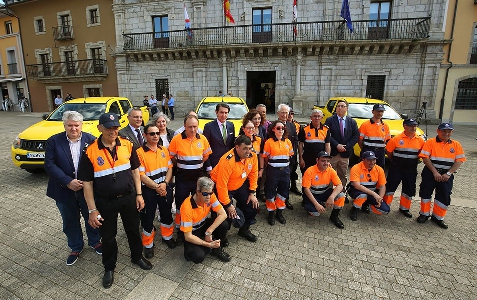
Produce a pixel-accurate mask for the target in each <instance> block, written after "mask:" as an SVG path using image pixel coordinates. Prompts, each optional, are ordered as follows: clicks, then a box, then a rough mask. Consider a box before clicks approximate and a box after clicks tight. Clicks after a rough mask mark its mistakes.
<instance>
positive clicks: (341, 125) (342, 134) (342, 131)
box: [340, 118, 344, 138]
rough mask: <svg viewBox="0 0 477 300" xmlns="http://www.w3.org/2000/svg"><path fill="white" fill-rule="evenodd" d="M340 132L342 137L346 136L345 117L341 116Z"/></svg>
mask: <svg viewBox="0 0 477 300" xmlns="http://www.w3.org/2000/svg"><path fill="white" fill-rule="evenodd" d="M340 132H341V137H342V138H344V128H343V118H340Z"/></svg>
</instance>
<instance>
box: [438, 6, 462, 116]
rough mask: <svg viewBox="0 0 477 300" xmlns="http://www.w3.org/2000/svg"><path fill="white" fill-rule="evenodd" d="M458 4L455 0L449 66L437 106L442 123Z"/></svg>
mask: <svg viewBox="0 0 477 300" xmlns="http://www.w3.org/2000/svg"><path fill="white" fill-rule="evenodd" d="M458 4H459V0H455V4H454V16H453V17H452V29H451V36H450V40H451V43H450V45H449V51H447V62H448V63H449V64H450V66H449V67H448V68H447V69H446V76H445V77H444V89H443V91H442V99H441V103H440V105H439V120H441V121H442V115H443V113H444V99H445V96H446V89H447V80H448V78H449V70H450V69H451V68H452V67H453V65H454V64H453V63H452V61H450V56H451V50H452V42H453V41H454V28H455V17H456V15H457V5H458ZM451 110H452V111H451V118H449V121H452V117H453V115H454V108H451Z"/></svg>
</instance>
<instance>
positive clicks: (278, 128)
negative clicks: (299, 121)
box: [275, 126, 285, 130]
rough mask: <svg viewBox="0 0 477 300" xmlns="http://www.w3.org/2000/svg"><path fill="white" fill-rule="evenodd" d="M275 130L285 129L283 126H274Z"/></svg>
mask: <svg viewBox="0 0 477 300" xmlns="http://www.w3.org/2000/svg"><path fill="white" fill-rule="evenodd" d="M275 129H276V130H285V127H281V126H277V127H275Z"/></svg>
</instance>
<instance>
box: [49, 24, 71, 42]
mask: <svg viewBox="0 0 477 300" xmlns="http://www.w3.org/2000/svg"><path fill="white" fill-rule="evenodd" d="M53 36H54V37H55V40H56V41H62V40H72V39H74V36H73V26H69V25H61V26H58V27H53Z"/></svg>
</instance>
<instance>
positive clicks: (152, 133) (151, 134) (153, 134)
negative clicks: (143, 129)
mask: <svg viewBox="0 0 477 300" xmlns="http://www.w3.org/2000/svg"><path fill="white" fill-rule="evenodd" d="M147 134H149V135H150V136H155V135H160V134H159V131H158V132H148V133H147Z"/></svg>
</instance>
